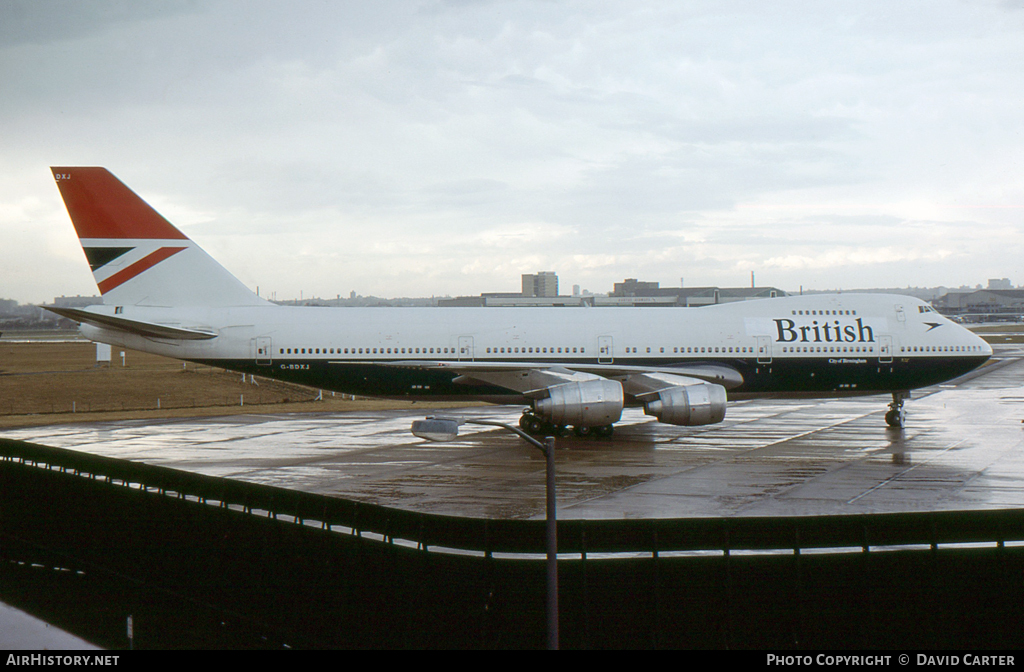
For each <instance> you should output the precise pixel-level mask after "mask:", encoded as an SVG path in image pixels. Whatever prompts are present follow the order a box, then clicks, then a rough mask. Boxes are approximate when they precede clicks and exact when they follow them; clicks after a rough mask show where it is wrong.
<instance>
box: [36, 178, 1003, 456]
mask: <svg viewBox="0 0 1024 672" xmlns="http://www.w3.org/2000/svg"><path fill="white" fill-rule="evenodd" d="M52 170H53V176H54V178H55V179H56V181H57V187H58V188H59V189H60V193H61V196H62V197H63V199H64V203H65V205H66V206H67V210H68V214H69V215H70V216H71V221H72V223H73V224H74V226H75V230H76V231H77V232H78V237H79V239H80V240H81V243H82V248H83V250H84V251H85V256H86V259H87V260H88V262H89V265H90V267H91V268H92V272H93V275H94V277H95V279H96V284H97V285H98V286H99V290H100V293H101V294H102V295H103V304H102V305H98V306H90V307H89V308H85V309H74V308H56V307H49V308H48V309H49V310H51V311H53V312H55V313H58V314H60V315H63V316H65V317H69V318H71V319H73V320H75V321H77V322H79V323H80V325H81V327H80V328H81V332H82V334H83V335H85V337H86V338H89V339H90V340H93V341H98V342H101V343H109V344H111V345H116V346H120V347H126V348H132V349H135V350H141V351H145V352H151V353H155V354H158V355H164V356H167V357H175V358H178V359H183V360H188V361H193V362H202V363H204V364H210V365H213V366H218V367H223V368H226V369H232V370H235V371H242V372H245V373H251V374H256V375H260V376H266V377H269V378H279V379H283V380H288V381H292V382H295V383H301V384H304V385H309V386H312V387H317V388H322V389H327V390H334V391H338V392H344V393H348V394H356V395H364V396H371V397H385V398H399V399H409V400H434V401H440V400H483V401H488V402H494V403H500V404H524V405H527V406H528V408H527V410H526V411H525V412H524V413H523V417H522V419H521V421H520V422H521V425H522V426H523V428H524V429H526V430H527V431H529V432H531V433H551V432H561V431H566V430H567V429H568V428H572V429H573V430H575V431H576V433H577V434H579V435H585V434H588V433H591V432H593V433H596V434H598V435H603V436H606V435H610V434H611V432H612V426H613V425H614V423H616V422H617V421H618V420H619V418H620V416H621V414H622V409H623V407H626V406H638V407H642V408H643V409H644V412H645V413H647V414H648V415H651V416H654V417H655V418H657V419H658V420H659V421H660V422H664V423H669V424H673V425H705V424H710V423H716V422H721V421H722V419H723V418H724V417H725V411H726V405H727V402H728V400H730V399H742V398H751V397H769V396H802V397H830V396H842V395H865V394H891V395H892V403H891V404H890V405H889V412H888V413H887V414H886V422H888V423H889V424H890V425H892V426H897V427H898V426H902V425H903V423H904V417H905V415H904V408H903V402H904V399H906V398H907V397H908V396H909V391H910V390H912V389H914V388H918V387H923V386H927V385H934V384H936V383H941V382H943V381H945V380H949V379H951V378H955V377H956V376H960V375H962V374H964V373H967V372H968V371H970V370H972V369H974V368H975V367H977V366H979V365H981V364H982V363H983V362H985V360H987V359H988V358H989V357H990V356H991V354H992V349H991V347H990V346H989V345H988V344H987V343H985V341H983V340H982V339H981V338H979V337H978V336H976V335H974V334H973V333H971V332H970V331H968V330H966V329H964V328H963V327H961V326H959V325H957V324H955V323H953V322H951V321H950V320H948V319H946V318H945V317H943V316H941V315H939V314H938V313H936V312H935V311H934V310H933V309H932V308H931V306H929V305H928V304H926V303H924V302H923V301H920V300H918V299H915V298H911V297H906V296H892V295H870V294H832V295H822V294H818V295H812V296H790V297H780V298H772V299H762V300H757V301H743V302H737V303H729V304H721V305H715V306H707V307H701V308H618V307H615V308H447V309H446V308H317V309H309V308H302V307H286V306H279V305H276V304H273V303H271V302H269V301H266V300H264V299H262V298H260V297H259V296H257V295H256V294H255V293H253V292H252V291H250V290H249V289H248V288H247V287H246V286H245V285H243V284H242V283H241V282H240V281H239V280H237V279H236V278H235V277H234V276H232V275H231V274H230V273H228V271H226V270H225V269H224V268H223V267H222V266H221V265H220V264H218V263H217V262H216V261H214V260H213V259H212V258H211V257H210V256H209V255H207V254H206V253H205V252H204V251H203V250H202V249H200V248H199V246H197V245H196V244H195V243H194V242H192V241H191V240H190V239H189V238H188V237H186V236H185V235H184V234H183V233H181V231H179V230H178V229H177V228H175V227H174V226H173V225H171V224H170V222H168V221H167V220H166V219H164V218H163V217H162V216H160V214H158V213H157V212H156V211H155V210H154V209H153V208H151V207H150V206H149V205H148V204H147V203H146V202H145V201H143V200H142V199H141V198H139V197H138V196H137V195H136V194H135V193H134V192H132V191H131V190H130V189H128V187H126V186H125V185H124V184H122V183H121V182H120V181H119V180H118V179H117V178H116V177H114V176H113V175H112V174H111V173H110V172H108V171H107V170H106V169H104V168H53V169H52Z"/></svg>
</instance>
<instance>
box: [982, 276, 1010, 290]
mask: <svg viewBox="0 0 1024 672" xmlns="http://www.w3.org/2000/svg"><path fill="white" fill-rule="evenodd" d="M988 288H989V289H1013V285H1011V284H1010V279H1009V278H989V280H988Z"/></svg>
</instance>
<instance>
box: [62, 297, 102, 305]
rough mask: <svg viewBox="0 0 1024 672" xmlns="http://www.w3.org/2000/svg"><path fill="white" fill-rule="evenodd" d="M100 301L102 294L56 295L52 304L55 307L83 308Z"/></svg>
mask: <svg viewBox="0 0 1024 672" xmlns="http://www.w3.org/2000/svg"><path fill="white" fill-rule="evenodd" d="M102 303H103V297H102V296H56V297H54V299H53V305H54V306H55V307H57V308H85V307H86V306H97V305H100V304H102Z"/></svg>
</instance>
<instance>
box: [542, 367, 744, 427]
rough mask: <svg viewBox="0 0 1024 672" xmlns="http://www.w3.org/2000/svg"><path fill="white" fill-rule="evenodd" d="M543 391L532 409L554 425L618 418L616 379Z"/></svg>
mask: <svg viewBox="0 0 1024 672" xmlns="http://www.w3.org/2000/svg"><path fill="white" fill-rule="evenodd" d="M716 387H717V386H716ZM547 392H548V396H547V397H545V398H544V399H538V400H537V401H535V402H534V404H533V409H534V412H535V413H536V414H537V415H539V416H540V417H542V418H544V419H545V420H547V421H548V422H550V423H552V424H554V425H573V426H575V427H601V426H604V425H610V424H612V423H615V422H618V421H619V418H621V417H622V403H623V394H622V384H621V383H620V382H618V381H616V380H606V379H603V378H602V379H600V380H582V381H573V382H571V383H563V384H561V385H552V386H551V387H549V388H547ZM723 394H724V390H723Z"/></svg>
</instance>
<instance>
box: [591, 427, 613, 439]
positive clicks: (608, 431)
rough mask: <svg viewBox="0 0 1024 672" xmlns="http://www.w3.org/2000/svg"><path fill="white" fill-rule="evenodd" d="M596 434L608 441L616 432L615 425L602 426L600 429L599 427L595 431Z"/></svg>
mask: <svg viewBox="0 0 1024 672" xmlns="http://www.w3.org/2000/svg"><path fill="white" fill-rule="evenodd" d="M595 432H596V433H597V435H598V436H600V437H601V438H602V439H607V438H608V437H610V436H611V435H612V434H613V433H614V432H615V426H614V425H601V426H600V427H598V428H597V429H596V430H595Z"/></svg>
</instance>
